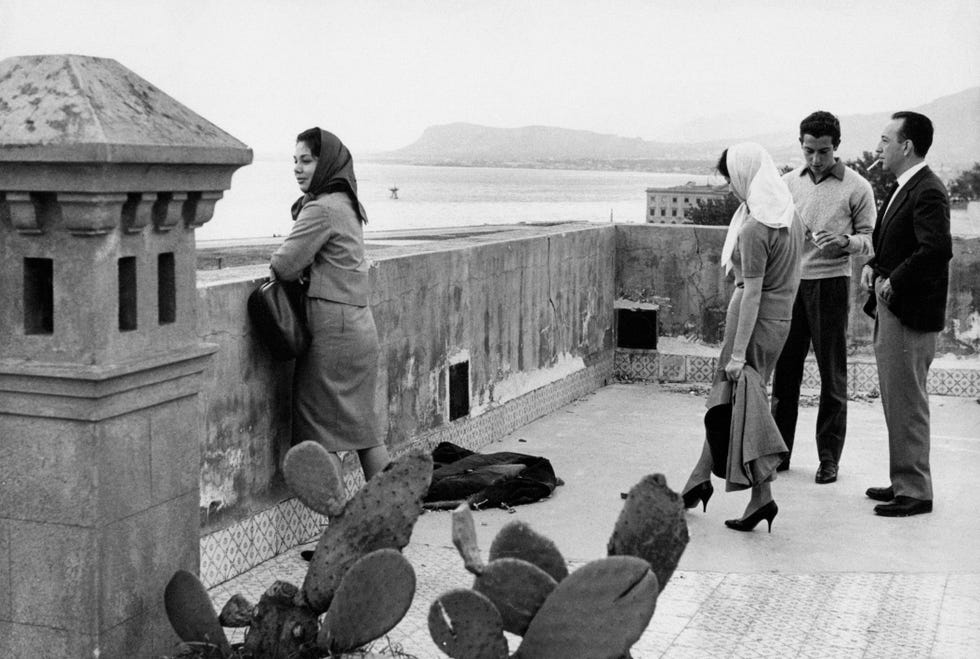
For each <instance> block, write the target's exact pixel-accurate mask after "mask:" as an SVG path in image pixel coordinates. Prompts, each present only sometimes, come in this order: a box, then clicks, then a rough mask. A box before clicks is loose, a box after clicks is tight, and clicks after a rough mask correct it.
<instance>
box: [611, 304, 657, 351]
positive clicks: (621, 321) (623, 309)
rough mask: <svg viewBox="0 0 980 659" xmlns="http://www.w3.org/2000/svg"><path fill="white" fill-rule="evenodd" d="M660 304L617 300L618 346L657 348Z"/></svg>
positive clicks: (636, 348)
mask: <svg viewBox="0 0 980 659" xmlns="http://www.w3.org/2000/svg"><path fill="white" fill-rule="evenodd" d="M658 309H659V306H658V305H654V304H649V303H639V302H630V301H628V300H617V301H616V347H617V348H629V349H632V350H656V349H657V311H658Z"/></svg>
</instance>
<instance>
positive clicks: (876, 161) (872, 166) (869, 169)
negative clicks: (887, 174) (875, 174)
mask: <svg viewBox="0 0 980 659" xmlns="http://www.w3.org/2000/svg"><path fill="white" fill-rule="evenodd" d="M880 164H881V160H875V161H874V162H873V163H871V164H870V165H868V171H869V172H870V171H871V170H872V169H874V168H875V167H877V166H878V165H880Z"/></svg>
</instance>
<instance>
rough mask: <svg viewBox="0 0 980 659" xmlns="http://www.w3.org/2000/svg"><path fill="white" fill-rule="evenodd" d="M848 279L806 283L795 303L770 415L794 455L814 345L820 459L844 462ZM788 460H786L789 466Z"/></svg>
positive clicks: (774, 379) (834, 278) (803, 284)
mask: <svg viewBox="0 0 980 659" xmlns="http://www.w3.org/2000/svg"><path fill="white" fill-rule="evenodd" d="M850 282H851V278H850V277H830V278H827V279H804V280H803V281H801V282H800V288H799V291H798V292H797V293H796V301H795V302H794V303H793V322H792V324H791V325H790V330H789V336H788V337H787V338H786V345H785V346H783V350H782V352H781V353H780V355H779V360H778V361H777V362H776V370H775V372H774V374H773V379H772V416H773V418H774V419H776V426H777V427H778V428H779V432H780V433H781V434H782V436H783V441H785V442H786V448H788V449H789V451H790V455H792V453H793V440H794V438H795V437H796V419H797V416H798V414H799V405H800V385H801V384H802V382H803V367H804V364H805V363H806V356H807V353H808V352H809V351H810V344H811V343H812V344H813V354H814V357H816V360H817V368H818V369H819V370H820V407H819V409H818V411H817V433H816V439H817V455H818V456H819V458H820V460H821V461H823V460H829V461H831V462H834V463H837V462H839V461H840V456H841V451H842V450H843V449H844V437H845V435H846V434H847V314H848V310H849V306H850ZM788 460H789V457H787V461H788Z"/></svg>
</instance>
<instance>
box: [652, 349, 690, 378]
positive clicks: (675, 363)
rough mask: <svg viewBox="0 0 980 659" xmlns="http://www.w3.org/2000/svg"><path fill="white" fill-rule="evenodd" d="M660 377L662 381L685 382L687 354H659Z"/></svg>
mask: <svg viewBox="0 0 980 659" xmlns="http://www.w3.org/2000/svg"><path fill="white" fill-rule="evenodd" d="M657 362H658V364H659V365H660V379H661V380H662V381H664V382H687V381H688V380H687V355H665V354H663V353H661V354H660V357H659V358H658V360H657Z"/></svg>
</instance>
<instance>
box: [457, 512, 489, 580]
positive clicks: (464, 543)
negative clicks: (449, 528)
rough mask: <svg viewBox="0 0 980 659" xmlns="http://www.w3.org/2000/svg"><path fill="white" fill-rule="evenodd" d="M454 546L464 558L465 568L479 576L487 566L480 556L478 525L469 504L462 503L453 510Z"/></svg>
mask: <svg viewBox="0 0 980 659" xmlns="http://www.w3.org/2000/svg"><path fill="white" fill-rule="evenodd" d="M452 521H453V545H455V546H456V549H457V550H458V551H459V555H460V556H461V557H462V558H463V567H465V568H466V569H467V570H468V571H469V572H471V573H472V574H476V575H479V574H480V573H482V572H483V569H484V568H485V567H486V564H485V563H484V562H483V557H482V556H481V555H480V544H479V542H478V541H477V538H476V525H475V524H474V523H473V513H472V512H470V505H469V504H468V503H461V504H460V505H459V506H458V507H457V508H456V509H455V510H453V517H452Z"/></svg>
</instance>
